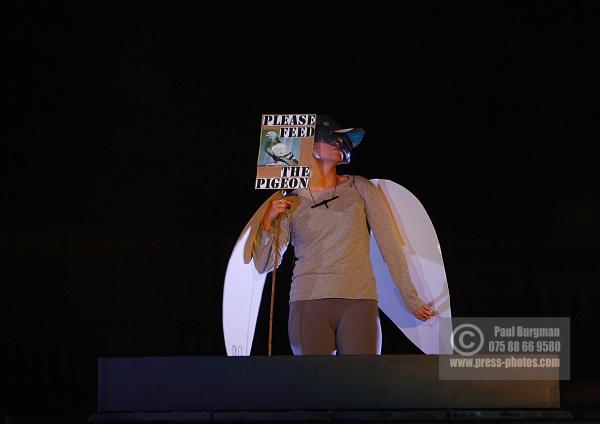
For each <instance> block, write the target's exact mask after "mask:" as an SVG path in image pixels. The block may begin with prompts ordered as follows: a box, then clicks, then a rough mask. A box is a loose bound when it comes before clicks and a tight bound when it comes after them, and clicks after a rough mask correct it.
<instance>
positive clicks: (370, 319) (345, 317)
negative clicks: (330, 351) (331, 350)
mask: <svg viewBox="0 0 600 424" xmlns="http://www.w3.org/2000/svg"><path fill="white" fill-rule="evenodd" d="M340 300H344V301H345V302H344V303H345V304H346V306H345V311H344V313H343V314H342V316H341V318H340V321H339V324H338V327H337V331H336V341H337V349H338V354H339V355H381V323H380V321H379V308H378V305H377V301H376V300H368V299H356V300H354V299H340Z"/></svg>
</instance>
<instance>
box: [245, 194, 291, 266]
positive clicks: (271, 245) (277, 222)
mask: <svg viewBox="0 0 600 424" xmlns="http://www.w3.org/2000/svg"><path fill="white" fill-rule="evenodd" d="M290 203H291V202H290V200H288V199H281V198H279V199H277V198H276V199H274V200H273V201H272V202H271V203H270V204H269V206H268V207H267V209H266V210H265V213H264V215H263V219H262V222H261V224H260V228H259V229H258V231H257V233H256V237H255V239H254V244H253V246H252V257H253V258H254V266H255V268H256V270H257V271H258V272H259V273H261V274H264V273H266V272H270V271H272V270H273V268H274V267H273V262H274V260H275V253H276V252H277V254H278V257H277V259H278V260H277V266H279V265H280V264H281V259H282V257H283V254H284V253H285V250H286V249H287V246H288V243H289V237H290V232H289V227H290V221H289V219H290V218H289V216H288V214H287V213H286V212H287V211H289V210H290V208H291V205H290ZM275 246H277V247H278V250H277V251H276V250H275Z"/></svg>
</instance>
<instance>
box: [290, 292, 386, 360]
mask: <svg viewBox="0 0 600 424" xmlns="http://www.w3.org/2000/svg"><path fill="white" fill-rule="evenodd" d="M288 335H289V338H290V345H291V347H292V352H293V353H294V355H335V354H336V353H337V354H338V355H381V324H380V322H379V309H378V306H377V301H376V300H370V299H316V300H300V301H296V302H290V315H289V320H288Z"/></svg>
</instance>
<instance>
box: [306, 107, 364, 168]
mask: <svg viewBox="0 0 600 424" xmlns="http://www.w3.org/2000/svg"><path fill="white" fill-rule="evenodd" d="M364 135H365V130H363V129H362V128H343V127H342V126H341V125H340V124H339V123H338V122H337V121H336V120H335V119H333V117H331V116H329V115H318V116H317V125H316V131H315V143H316V142H319V141H321V142H324V143H328V144H331V145H332V146H335V147H337V148H338V149H340V150H341V151H342V156H343V158H342V161H341V162H340V164H348V163H350V152H351V151H352V149H353V148H355V147H356V146H358V145H359V144H360V142H361V141H362V139H363V137H364Z"/></svg>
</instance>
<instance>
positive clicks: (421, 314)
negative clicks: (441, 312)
mask: <svg viewBox="0 0 600 424" xmlns="http://www.w3.org/2000/svg"><path fill="white" fill-rule="evenodd" d="M432 306H433V302H430V303H428V304H427V305H423V306H421V307H420V308H419V309H415V310H414V311H412V314H413V315H414V316H415V317H417V318H418V319H420V320H421V321H427V320H428V319H429V318H431V317H433V316H434V315H435V314H436V312H435V310H434V309H432V308H431V307H432Z"/></svg>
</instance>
